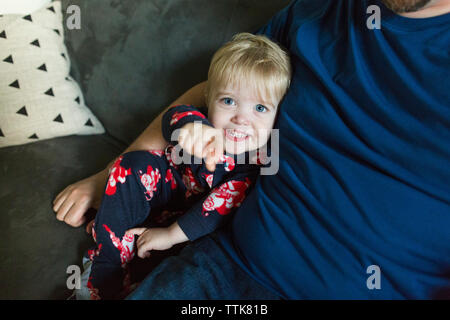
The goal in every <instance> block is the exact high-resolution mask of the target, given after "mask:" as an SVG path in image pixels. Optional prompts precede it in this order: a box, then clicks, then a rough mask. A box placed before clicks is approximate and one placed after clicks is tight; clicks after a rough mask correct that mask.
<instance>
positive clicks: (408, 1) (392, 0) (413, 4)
mask: <svg viewBox="0 0 450 320" xmlns="http://www.w3.org/2000/svg"><path fill="white" fill-rule="evenodd" d="M381 1H382V2H383V3H384V4H385V5H386V7H388V8H389V9H391V10H392V11H394V12H395V13H406V12H415V11H419V10H421V9H423V8H424V7H425V6H426V5H427V4H429V3H430V2H431V0H381Z"/></svg>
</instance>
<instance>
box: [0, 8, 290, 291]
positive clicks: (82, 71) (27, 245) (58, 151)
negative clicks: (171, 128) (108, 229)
mask: <svg viewBox="0 0 450 320" xmlns="http://www.w3.org/2000/svg"><path fill="white" fill-rule="evenodd" d="M62 2H63V10H64V12H65V11H66V8H67V6H68V5H70V4H76V5H78V6H79V7H80V8H81V23H82V25H81V30H65V36H66V44H67V46H68V49H69V53H70V55H71V61H72V76H73V77H74V78H75V79H76V80H78V82H79V83H80V85H81V88H82V90H83V92H84V95H85V100H86V103H87V105H88V106H89V107H90V108H91V110H92V111H93V112H94V114H95V115H96V116H97V117H98V118H99V120H100V121H101V122H102V123H103V124H104V126H105V128H106V131H107V133H106V134H103V135H94V136H68V137H62V138H56V139H52V140H47V141H41V142H37V143H32V144H28V145H22V146H15V147H8V148H2V149H0V164H1V167H0V170H1V183H0V203H1V215H0V219H1V222H0V228H1V230H0V234H1V237H2V240H1V241H0V250H1V253H0V256H1V262H0V289H1V290H0V299H65V298H67V297H68V295H69V294H70V291H69V290H68V289H67V288H66V279H67V277H68V275H67V274H66V269H67V267H68V266H69V265H72V264H77V265H81V255H82V254H83V252H84V251H85V250H86V249H88V248H89V247H90V246H92V240H91V238H90V236H89V235H87V234H86V232H85V229H84V227H80V228H72V227H70V226H68V225H66V224H65V223H62V222H59V221H58V220H56V218H55V214H54V212H53V210H52V200H53V199H54V198H55V196H56V195H57V194H58V193H59V192H60V191H61V190H62V189H63V188H65V187H66V186H67V185H69V184H71V183H73V182H76V181H78V180H80V179H82V178H85V177H87V176H90V175H92V174H94V173H96V172H98V171H100V170H101V169H103V168H104V167H105V166H106V165H107V163H108V162H109V161H111V160H112V159H113V158H114V157H116V156H117V155H119V154H120V153H121V152H122V151H123V150H124V149H125V148H126V147H127V146H128V145H129V144H130V143H131V142H132V141H133V140H134V139H135V138H136V137H137V136H138V135H139V134H140V133H141V132H142V131H143V130H144V128H145V127H146V126H147V125H148V124H149V123H150V121H151V120H152V119H153V118H154V117H155V116H156V115H157V114H158V113H159V112H160V111H161V110H162V109H163V108H164V107H165V106H167V105H168V103H170V102H171V101H173V100H174V99H175V98H176V97H178V96H179V95H180V94H182V93H183V92H184V91H186V90H187V89H188V88H190V87H192V86H193V85H194V84H196V83H198V82H201V81H203V80H205V79H206V75H207V69H208V65H209V60H210V58H211V56H212V54H213V52H214V51H215V50H216V49H217V48H218V47H219V46H220V45H221V44H222V43H223V42H225V41H227V40H229V39H230V37H231V36H232V35H233V34H235V33H237V32H241V31H250V32H252V31H255V30H256V29H257V28H258V27H260V26H261V25H263V24H264V23H265V22H266V21H267V20H268V19H269V18H270V17H271V16H272V15H273V14H274V13H276V12H277V11H278V10H280V9H281V8H283V7H284V6H286V5H287V4H288V2H289V1H288V0H270V1H268V0H264V1H258V0H133V1H125V0H89V1H87V0H63V1H62Z"/></svg>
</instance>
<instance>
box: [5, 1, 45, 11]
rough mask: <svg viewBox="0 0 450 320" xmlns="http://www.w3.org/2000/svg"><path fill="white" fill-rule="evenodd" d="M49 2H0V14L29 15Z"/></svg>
mask: <svg viewBox="0 0 450 320" xmlns="http://www.w3.org/2000/svg"><path fill="white" fill-rule="evenodd" d="M50 2H51V0H0V14H30V13H32V12H34V11H36V10H38V9H40V8H42V7H43V6H45V5H48V4H49V3H50Z"/></svg>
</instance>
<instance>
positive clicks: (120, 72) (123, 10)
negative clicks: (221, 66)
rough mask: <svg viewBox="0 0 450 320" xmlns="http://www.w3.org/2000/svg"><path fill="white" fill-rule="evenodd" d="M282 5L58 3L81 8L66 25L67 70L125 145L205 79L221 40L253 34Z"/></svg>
mask: <svg viewBox="0 0 450 320" xmlns="http://www.w3.org/2000/svg"><path fill="white" fill-rule="evenodd" d="M288 3H289V0H276V1H258V0H239V1H238V0H214V1H211V0H195V1H160V0H133V1H117V0H90V1H84V0H63V8H66V7H67V6H69V5H78V6H79V7H80V12H81V29H80V30H68V29H67V28H66V30H65V32H66V43H67V46H68V50H69V52H70V54H71V56H72V57H73V71H74V72H73V75H74V77H75V78H76V79H78V80H79V82H80V84H81V86H82V88H83V92H84V93H85V98H86V101H87V103H88V105H89V106H90V108H91V109H92V111H93V112H94V113H95V114H96V115H97V116H98V117H99V119H100V121H101V122H102V123H103V124H104V126H105V127H106V128H107V130H108V131H109V132H110V133H111V134H113V135H114V136H115V137H116V138H118V139H120V140H122V141H126V142H127V143H131V142H132V141H133V140H134V138H135V137H136V136H137V135H138V134H139V133H141V132H142V130H144V128H145V127H146V126H147V125H148V124H149V122H150V121H151V120H152V119H153V118H154V117H155V116H156V115H157V114H158V113H159V112H160V111H161V110H162V109H163V108H164V107H166V106H167V105H168V104H169V103H170V102H172V101H173V100H174V99H175V98H177V97H178V96H179V95H180V94H182V93H183V92H184V91H186V90H187V89H189V88H190V87H192V86H193V85H194V84H196V83H199V82H201V81H204V80H206V77H207V70H208V67H209V61H210V59H211V57H212V55H213V53H214V51H215V50H216V49H217V48H218V47H219V46H220V45H221V44H223V43H224V42H225V41H228V40H230V39H231V36H232V35H233V34H235V33H237V32H242V31H250V32H252V31H256V30H257V29H258V28H259V27H260V26H262V25H263V24H265V23H266V22H267V20H268V19H269V18H270V17H271V16H272V15H273V14H275V13H276V12H277V11H278V10H280V9H281V8H283V7H284V6H286V5H287V4H288ZM63 11H65V10H63ZM68 17H70V14H69V15H68V16H66V19H67V18H68Z"/></svg>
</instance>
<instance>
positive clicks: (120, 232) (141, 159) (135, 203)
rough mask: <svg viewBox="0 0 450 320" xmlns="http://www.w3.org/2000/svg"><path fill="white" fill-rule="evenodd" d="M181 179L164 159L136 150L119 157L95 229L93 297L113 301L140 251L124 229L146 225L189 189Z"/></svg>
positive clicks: (91, 279)
mask: <svg viewBox="0 0 450 320" xmlns="http://www.w3.org/2000/svg"><path fill="white" fill-rule="evenodd" d="M166 178H167V179H166ZM176 180H178V181H181V178H180V177H179V175H178V173H177V172H176V171H175V170H173V168H172V167H170V166H169V164H168V162H167V160H166V158H165V157H164V156H159V155H155V154H152V153H150V152H148V151H133V152H129V153H126V154H124V155H122V156H121V157H119V158H118V159H117V161H116V162H115V164H114V165H113V167H112V168H111V170H110V173H109V178H108V182H107V186H106V190H105V194H104V195H103V199H102V203H101V206H100V208H99V210H98V212H97V216H96V219H95V224H94V228H93V236H94V239H95V240H96V243H97V248H96V250H95V251H91V252H90V255H91V258H93V263H92V269H91V273H90V276H89V282H88V288H89V290H90V293H91V297H92V298H101V299H113V298H115V297H116V295H117V294H118V293H119V292H120V291H121V289H122V286H123V279H124V275H125V273H124V271H125V268H126V265H127V263H128V262H129V261H130V260H131V259H132V258H133V256H134V252H135V250H134V236H129V235H125V231H127V230H128V229H131V228H133V227H137V226H139V225H141V224H142V223H143V222H144V221H145V220H146V219H147V217H148V216H149V214H150V211H151V208H156V207H158V206H162V205H164V204H166V203H167V202H168V201H169V200H170V199H173V198H174V197H175V198H176V197H178V196H181V197H182V194H183V193H184V192H185V189H184V185H183V184H182V183H176V182H175V181H176Z"/></svg>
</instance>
